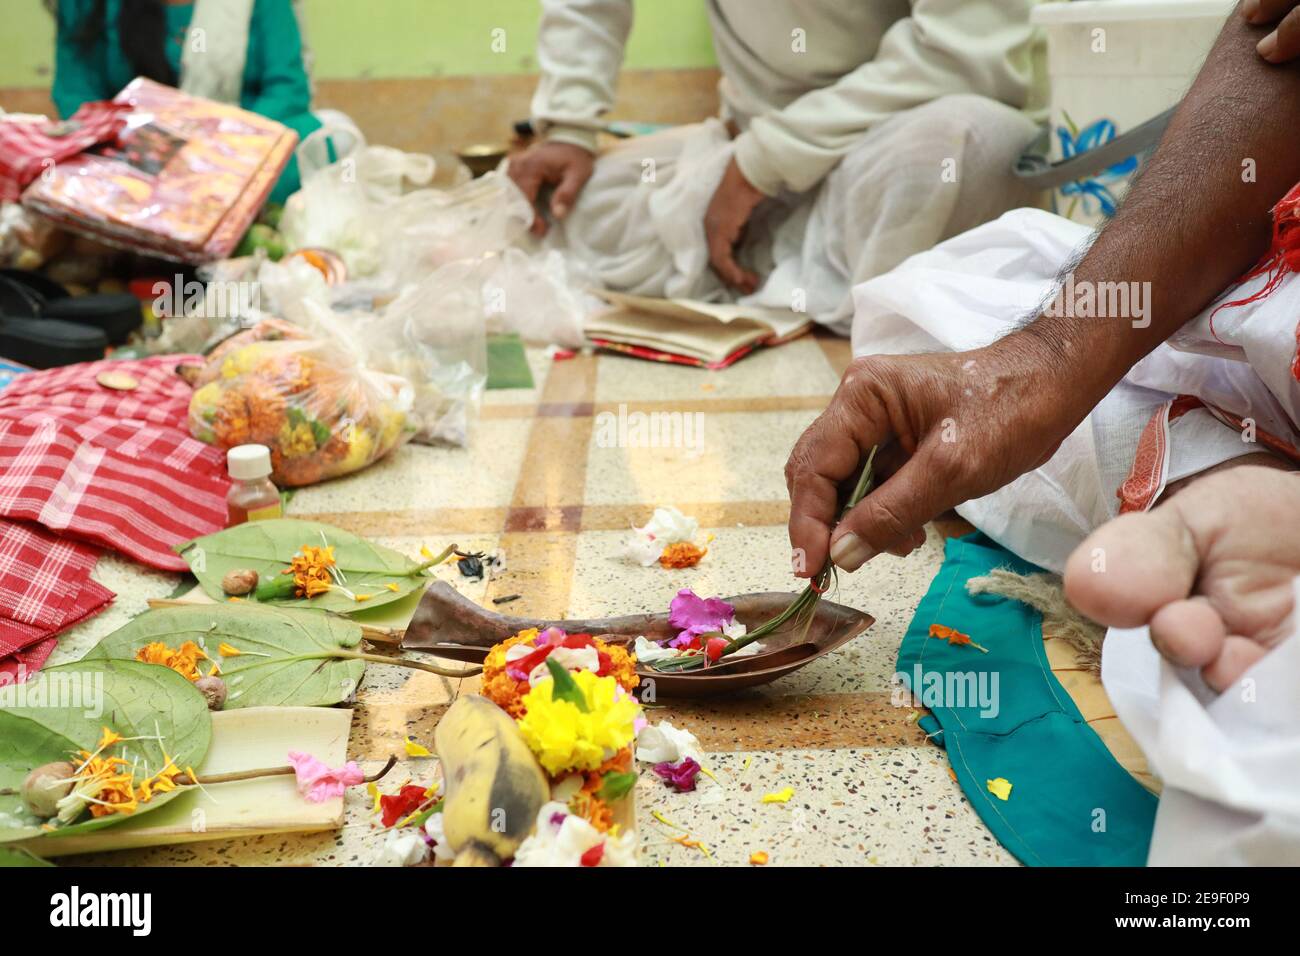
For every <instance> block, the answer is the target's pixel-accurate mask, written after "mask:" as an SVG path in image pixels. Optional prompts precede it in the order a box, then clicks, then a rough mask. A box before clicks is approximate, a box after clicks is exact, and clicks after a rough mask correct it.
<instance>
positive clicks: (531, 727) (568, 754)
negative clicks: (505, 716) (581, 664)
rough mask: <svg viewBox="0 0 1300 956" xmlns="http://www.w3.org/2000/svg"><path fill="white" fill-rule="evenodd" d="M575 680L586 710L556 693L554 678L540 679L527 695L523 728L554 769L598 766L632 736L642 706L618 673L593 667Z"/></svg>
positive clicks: (521, 721) (545, 762)
mask: <svg viewBox="0 0 1300 956" xmlns="http://www.w3.org/2000/svg"><path fill="white" fill-rule="evenodd" d="M572 677H573V680H574V682H575V683H576V684H577V686H578V690H579V691H581V693H582V696H583V699H584V701H585V703H586V705H587V709H586V710H585V711H583V710H581V709H579V707H578V706H577V704H575V703H574V702H572V701H569V700H556V699H555V698H554V697H552V696H551V695H552V693H553V692H554V690H555V681H554V680H551V679H547V680H543V681H540V682H539V683H538V684H537V686H536V687H534V688H532V690H530V691H529V692H528V693H527V694H525V695H524V697H523V700H522V701H521V703H522V704H523V707H524V711H525V713H524V716H523V717H521V718H520V719H519V730H520V732H521V733H522V734H523V735H524V740H525V741H527V743H528V746H529V747H530V748H532V751H533V753H534V754H536V755H537V759H538V762H539V763H541V765H542V766H543V767H544V768H545V769H546V770H547V772H548V773H550V774H552V775H554V774H558V773H561V772H563V771H566V770H594V769H595V768H596V767H599V766H600V765H601V764H602V763H604V761H605V760H606V759H607V757H608V755H610V754H613V753H616V752H617V751H619V750H621V749H623V748H624V747H626V746H627V745H628V744H630V743H631V742H632V739H633V738H634V737H635V736H636V730H635V728H634V727H633V722H634V721H635V720H636V718H637V715H638V714H639V713H640V712H641V709H640V707H638V706H637V703H636V701H635V700H633V699H632V698H631V697H630V696H629V695H628V694H626V693H625V692H623V691H622V690H621V689H620V688H619V685H618V681H616V680H615V679H614V678H613V677H597V676H596V675H595V674H593V673H592V672H591V671H577V672H575V673H574V674H573V675H572Z"/></svg>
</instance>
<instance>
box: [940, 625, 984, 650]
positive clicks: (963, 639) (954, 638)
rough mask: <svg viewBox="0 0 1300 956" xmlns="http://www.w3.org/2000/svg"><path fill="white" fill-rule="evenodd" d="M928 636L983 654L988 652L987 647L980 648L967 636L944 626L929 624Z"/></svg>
mask: <svg viewBox="0 0 1300 956" xmlns="http://www.w3.org/2000/svg"><path fill="white" fill-rule="evenodd" d="M930 636H931V637H937V638H939V639H940V640H945V641H947V642H948V643H949V644H964V645H966V646H968V647H973V648H975V649H976V650H977V651H983V652H984V653H985V654H987V653H988V652H989V650H988V648H987V647H981V646H980V645H978V644H976V643H975V642H974V641H972V640H971V639H970V635H969V634H963V633H962V632H961V631H959V630H957V629H956V628H952V627H948V626H947V625H944V624H931V625H930Z"/></svg>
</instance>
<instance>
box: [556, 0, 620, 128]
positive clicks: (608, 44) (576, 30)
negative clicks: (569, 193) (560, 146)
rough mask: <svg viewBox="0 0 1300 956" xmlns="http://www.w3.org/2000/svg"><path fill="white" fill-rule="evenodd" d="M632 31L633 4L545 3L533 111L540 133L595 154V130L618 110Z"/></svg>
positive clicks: (600, 0) (608, 0) (616, 0)
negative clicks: (621, 72) (617, 93)
mask: <svg viewBox="0 0 1300 956" xmlns="http://www.w3.org/2000/svg"><path fill="white" fill-rule="evenodd" d="M631 30H632V0H543V2H542V21H541V25H540V26H539V27H538V29H537V65H538V67H539V68H540V70H541V81H540V82H539V83H538V85H537V92H536V94H534V96H533V107H532V111H533V125H534V127H535V128H536V129H537V132H538V133H540V134H541V135H543V136H545V137H546V138H547V139H549V140H552V141H554V142H561V143H571V144H573V145H574V146H581V147H582V148H583V149H585V150H587V151H588V152H590V153H594V152H595V151H596V130H597V128H599V126H600V125H601V122H600V117H601V116H602V115H603V114H604V113H607V112H609V110H610V108H611V107H613V105H614V93H615V89H616V88H617V85H618V71H619V70H620V69H621V68H622V66H623V49H624V46H625V45H626V44H627V37H628V34H629V33H630V32H631Z"/></svg>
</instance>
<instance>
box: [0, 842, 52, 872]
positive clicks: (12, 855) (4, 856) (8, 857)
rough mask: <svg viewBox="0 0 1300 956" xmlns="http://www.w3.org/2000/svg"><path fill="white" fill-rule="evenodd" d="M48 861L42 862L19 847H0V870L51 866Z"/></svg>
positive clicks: (28, 851) (33, 854)
mask: <svg viewBox="0 0 1300 956" xmlns="http://www.w3.org/2000/svg"><path fill="white" fill-rule="evenodd" d="M53 865H54V864H53V863H51V862H49V861H48V860H42V859H41V858H40V857H39V856H37V855H36V854H35V853H32V852H31V851H30V850H24V849H23V848H22V847H20V846H0V868H4V867H7V866H27V867H33V866H53Z"/></svg>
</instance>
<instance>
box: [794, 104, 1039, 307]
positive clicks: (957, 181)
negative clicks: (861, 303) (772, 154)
mask: <svg viewBox="0 0 1300 956" xmlns="http://www.w3.org/2000/svg"><path fill="white" fill-rule="evenodd" d="M1038 131H1039V129H1038V126H1037V125H1036V124H1034V123H1033V122H1032V121H1031V120H1030V119H1029V118H1028V117H1026V116H1025V115H1024V114H1023V113H1022V112H1020V111H1019V110H1015V109H1012V108H1011V107H1009V106H1006V105H1004V104H1002V103H998V102H996V101H994V100H990V99H986V98H985V97H981V96H973V95H961V96H945V97H942V98H940V99H937V100H934V101H933V102H930V103H927V104H925V105H924V106H919V107H917V108H916V109H913V110H909V111H907V112H906V113H900V114H899V115H898V116H895V117H894V118H892V119H890V120H888V121H886V122H884V123H881V124H880V125H879V126H878V127H876V128H875V129H873V130H872V131H871V132H869V133H868V134H867V135H866V136H864V137H863V138H862V142H861V143H860V144H859V145H858V146H857V147H855V148H854V150H853V151H852V152H851V153H849V154H848V155H847V156H846V157H845V158H844V161H843V162H842V163H841V164H840V165H839V166H838V167H837V168H836V169H835V171H834V172H833V173H831V175H830V176H829V177H828V179H827V181H826V183H825V185H824V186H823V188H822V191H821V195H819V196H818V197H817V202H816V205H815V207H814V209H813V211H812V215H811V217H810V220H809V224H808V241H807V242H806V243H805V245H804V260H805V266H806V271H807V272H808V274H809V275H814V276H816V275H818V274H819V273H821V272H823V271H824V270H825V269H827V268H829V269H830V270H831V271H832V272H833V273H834V274H835V275H837V276H838V277H839V278H841V279H842V282H841V283H839V288H838V289H837V290H836V293H835V294H836V297H837V301H836V302H834V303H830V304H829V305H830V306H831V308H833V309H834V314H833V316H832V319H833V321H834V322H835V323H841V322H842V323H844V324H845V328H846V330H847V321H848V320H849V319H850V318H851V317H852V302H851V300H850V299H849V297H848V295H847V289H848V288H849V287H851V286H853V285H856V284H857V283H859V282H865V281H866V280H867V279H871V278H873V277H875V276H878V275H881V274H882V273H885V272H888V271H889V270H890V269H892V268H894V266H896V265H898V264H899V263H900V262H902V261H903V260H904V259H906V258H907V257H908V256H911V255H913V254H914V253H917V252H921V251H923V250H926V249H929V248H930V247H931V246H933V245H935V244H936V243H938V242H941V241H942V240H944V239H948V238H951V237H952V236H955V235H957V234H958V233H960V232H964V231H965V230H967V229H970V228H973V227H974V226H977V225H979V224H980V223H983V222H987V221H989V220H990V219H995V218H996V217H998V216H999V215H1001V214H1002V213H1004V212H1006V211H1007V210H1009V209H1014V208H1017V207H1019V206H1027V205H1035V204H1036V202H1037V200H1038V198H1039V197H1038V196H1037V194H1036V193H1035V192H1034V191H1033V190H1030V189H1027V188H1026V187H1025V186H1024V184H1023V183H1022V182H1021V181H1020V180H1018V179H1017V178H1016V177H1015V176H1013V175H1012V167H1013V165H1014V163H1015V161H1016V159H1017V158H1018V157H1019V156H1020V154H1021V153H1022V152H1023V151H1024V149H1025V148H1026V147H1027V146H1028V145H1029V143H1031V142H1032V141H1033V140H1034V138H1035V136H1037V135H1038ZM809 294H810V296H811V295H814V294H816V293H815V290H812V289H810V291H809ZM809 311H810V312H814V314H816V312H815V311H814V310H813V309H812V308H810V309H809Z"/></svg>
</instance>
